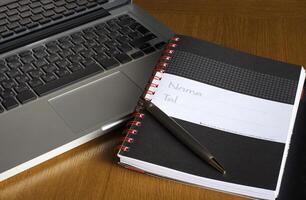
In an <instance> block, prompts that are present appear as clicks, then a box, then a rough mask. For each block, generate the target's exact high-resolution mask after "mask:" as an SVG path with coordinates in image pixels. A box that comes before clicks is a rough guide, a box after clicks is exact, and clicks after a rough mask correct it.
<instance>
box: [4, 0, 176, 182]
mask: <svg viewBox="0 0 306 200" xmlns="http://www.w3.org/2000/svg"><path fill="white" fill-rule="evenodd" d="M172 35H173V32H171V31H170V30H169V29H168V28H166V27H165V26H164V25H162V24H161V23H159V22H158V21H156V20H155V19H154V18H152V17H151V16H150V15H149V14H147V13H146V12H145V11H143V10H142V9H140V8H138V7H137V6H135V5H133V4H132V2H131V1H129V0H41V1H38V0H18V1H17V0H2V1H1V2H0V181H3V180H5V179H7V178H9V177H11V176H14V175H16V174H18V173H20V172H22V171H24V170H26V169H29V168H31V167H33V166H35V165H38V164H39V163H42V162H44V161H46V160H48V159H51V158H53V157H55V156H57V155H59V154H61V153H63V152H66V151H68V150H70V149H72V148H75V147H77V146H79V145H81V144H83V143H85V142H88V141H90V140H92V139H94V138H96V137H98V136H101V135H103V134H105V133H107V132H109V131H110V130H112V129H113V128H115V127H117V126H119V125H120V124H121V123H122V122H124V121H125V120H126V119H127V116H128V115H129V114H130V113H131V112H132V111H133V109H134V106H135V105H136V103H137V99H138V98H139V96H140V95H141V93H142V90H143V89H144V86H145V84H146V82H147V80H148V78H149V76H150V75H151V71H152V69H153V67H154V65H155V63H156V61H157V59H158V57H159V55H160V53H161V50H162V48H163V46H164V45H165V41H167V40H168V39H169V38H170V37H171V36H172Z"/></svg>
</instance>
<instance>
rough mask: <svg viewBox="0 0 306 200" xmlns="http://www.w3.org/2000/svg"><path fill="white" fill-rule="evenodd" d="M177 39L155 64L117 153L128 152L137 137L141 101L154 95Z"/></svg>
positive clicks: (175, 38)
mask: <svg viewBox="0 0 306 200" xmlns="http://www.w3.org/2000/svg"><path fill="white" fill-rule="evenodd" d="M179 40H180V38H179V37H177V36H176V37H172V38H171V39H170V40H169V42H168V44H167V45H166V46H165V48H164V51H163V53H162V55H161V57H160V59H159V61H158V62H157V65H156V66H155V68H154V71H153V73H152V76H151V78H150V79H149V82H148V84H147V86H146V89H145V91H144V93H143V95H142V96H141V100H139V101H138V104H137V106H136V108H135V111H134V113H133V114H132V115H131V117H132V120H130V121H129V122H128V123H127V125H126V126H127V127H126V128H125V129H124V131H123V133H122V134H125V137H123V138H122V139H121V141H122V144H121V145H119V146H118V149H119V151H124V152H127V151H129V150H130V147H129V144H131V143H133V142H134V141H135V138H134V135H137V133H138V131H137V127H139V126H141V121H140V120H141V119H143V118H144V117H145V114H143V113H142V110H143V100H142V99H144V100H146V101H151V100H152V97H153V95H154V94H155V91H156V89H157V88H158V86H159V82H160V80H161V79H162V76H163V73H164V72H165V68H166V67H167V66H168V65H169V63H167V62H168V61H170V60H171V59H172V57H171V54H173V53H174V48H175V47H177V45H178V44H177V43H176V42H177V41H179Z"/></svg>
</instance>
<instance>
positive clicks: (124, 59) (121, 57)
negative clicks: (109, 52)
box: [115, 53, 132, 64]
mask: <svg viewBox="0 0 306 200" xmlns="http://www.w3.org/2000/svg"><path fill="white" fill-rule="evenodd" d="M115 58H116V59H117V60H119V62H120V63H122V64H124V63H127V62H129V61H131V60H132V59H131V58H130V56H128V55H127V54H125V53H121V54H117V55H115Z"/></svg>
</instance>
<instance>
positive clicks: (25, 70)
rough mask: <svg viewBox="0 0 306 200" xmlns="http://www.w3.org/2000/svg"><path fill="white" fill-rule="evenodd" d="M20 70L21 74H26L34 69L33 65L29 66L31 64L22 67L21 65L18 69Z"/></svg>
mask: <svg viewBox="0 0 306 200" xmlns="http://www.w3.org/2000/svg"><path fill="white" fill-rule="evenodd" d="M20 69H21V71H23V73H27V72H29V71H31V70H34V69H35V67H34V66H33V65H31V64H24V65H22V66H21V67H20Z"/></svg>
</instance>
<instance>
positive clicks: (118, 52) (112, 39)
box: [0, 0, 165, 113]
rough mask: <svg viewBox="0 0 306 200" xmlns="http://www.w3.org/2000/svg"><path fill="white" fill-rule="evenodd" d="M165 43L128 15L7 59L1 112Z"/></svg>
mask: <svg viewBox="0 0 306 200" xmlns="http://www.w3.org/2000/svg"><path fill="white" fill-rule="evenodd" d="M72 1H73V0H70V1H69V0H67V2H72ZM20 2H23V1H19V3H20ZM40 2H41V3H42V2H47V1H40ZM56 2H62V1H61V0H60V1H56ZM164 44H165V43H164V42H163V41H161V40H159V39H158V38H157V36H156V35H154V34H153V33H151V32H150V31H149V30H148V29H147V28H145V27H144V26H143V25H141V24H140V23H138V22H137V21H136V20H135V19H133V18H131V17H130V16H129V15H123V16H120V17H118V18H114V19H111V20H109V21H107V22H105V23H100V24H98V25H95V26H93V27H89V28H85V29H83V30H81V31H78V32H74V33H72V34H71V35H67V36H63V37H61V38H58V39H56V40H54V41H49V42H47V43H45V44H43V45H41V46H38V47H34V48H33V49H28V50H25V51H22V52H19V53H16V54H13V55H10V56H7V57H5V58H1V59H0V113H1V112H4V111H5V110H10V109H13V108H15V107H17V106H19V105H20V104H24V103H27V102H30V101H33V100H35V99H37V98H38V97H41V96H43V95H46V94H49V93H51V92H54V91H56V90H58V89H60V88H62V87H65V86H67V85H70V84H72V83H75V82H77V81H79V80H81V79H84V78H86V77H89V76H91V75H94V74H96V73H100V72H103V71H106V70H109V69H112V68H114V67H117V66H119V65H120V64H124V63H127V62H130V61H132V60H134V59H138V58H140V57H142V56H144V55H145V54H150V53H152V52H154V51H155V50H156V49H160V48H162V47H163V45H164Z"/></svg>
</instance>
